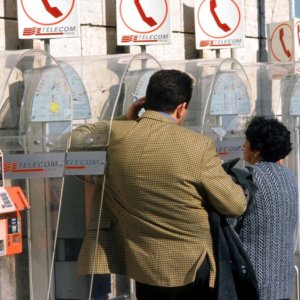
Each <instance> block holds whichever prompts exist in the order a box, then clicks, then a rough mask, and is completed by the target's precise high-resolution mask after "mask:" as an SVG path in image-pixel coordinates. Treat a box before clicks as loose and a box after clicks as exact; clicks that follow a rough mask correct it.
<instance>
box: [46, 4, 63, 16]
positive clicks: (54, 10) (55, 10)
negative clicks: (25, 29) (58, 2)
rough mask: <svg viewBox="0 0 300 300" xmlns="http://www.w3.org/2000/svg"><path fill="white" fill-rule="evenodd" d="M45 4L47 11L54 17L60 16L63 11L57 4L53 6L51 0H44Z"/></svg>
mask: <svg viewBox="0 0 300 300" xmlns="http://www.w3.org/2000/svg"><path fill="white" fill-rule="evenodd" d="M42 3H43V5H44V6H45V8H46V10H47V12H48V13H49V14H50V15H52V16H53V17H54V18H59V17H61V16H62V15H63V13H62V12H61V11H60V10H59V9H58V7H56V6H51V5H50V3H49V0H42Z"/></svg>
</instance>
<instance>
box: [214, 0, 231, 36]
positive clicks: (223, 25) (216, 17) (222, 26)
mask: <svg viewBox="0 0 300 300" xmlns="http://www.w3.org/2000/svg"><path fill="white" fill-rule="evenodd" d="M209 4H210V12H211V14H212V16H213V17H214V19H215V21H216V23H217V25H218V27H220V28H221V29H222V30H223V31H225V32H227V31H229V30H231V28H230V27H229V26H228V25H227V24H226V23H222V22H221V21H220V19H219V17H218V15H217V13H216V8H217V2H216V0H210V3H209Z"/></svg>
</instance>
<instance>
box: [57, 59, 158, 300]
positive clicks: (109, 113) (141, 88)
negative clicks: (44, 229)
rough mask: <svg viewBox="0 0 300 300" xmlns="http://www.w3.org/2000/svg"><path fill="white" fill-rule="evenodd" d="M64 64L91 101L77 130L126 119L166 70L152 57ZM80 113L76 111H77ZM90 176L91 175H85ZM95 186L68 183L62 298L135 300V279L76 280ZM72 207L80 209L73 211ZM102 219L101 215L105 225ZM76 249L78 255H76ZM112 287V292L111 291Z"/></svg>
mask: <svg viewBox="0 0 300 300" xmlns="http://www.w3.org/2000/svg"><path fill="white" fill-rule="evenodd" d="M58 61H59V62H60V63H61V62H63V63H65V64H67V65H68V66H69V67H71V68H73V69H74V70H76V72H77V74H79V76H80V78H81V80H82V82H83V84H84V86H85V89H86V91H87V95H88V97H89V102H90V106H91V117H90V118H89V119H88V120H85V121H82V120H80V119H79V120H75V119H73V128H75V127H77V126H80V125H81V124H86V123H94V122H96V121H99V120H112V119H113V118H114V117H116V116H119V115H121V114H123V113H124V112H125V111H126V108H127V107H128V105H129V104H130V103H132V102H133V101H134V100H135V99H137V98H140V97H142V96H144V95H145V91H146V87H147V84H148V80H149V78H150V76H151V75H152V74H153V73H154V72H155V71H157V70H159V69H161V66H160V63H159V62H158V61H157V60H156V59H155V58H154V57H153V56H151V55H149V54H147V53H140V54H137V55H134V56H132V55H130V56H129V55H114V56H111V57H109V56H107V57H93V56H91V57H78V58H58ZM74 111H75V107H74V106H73V112H74ZM95 138H97V137H91V139H90V140H89V139H88V140H87V141H86V144H85V145H82V147H84V148H85V149H88V148H89V147H91V148H92V146H93V145H94V139H95ZM108 143H109V141H108V140H107V141H104V142H102V144H101V145H100V146H101V147H100V148H102V150H104V151H105V150H106V148H107V146H108ZM97 146H99V145H97ZM79 148H81V146H80V147H79ZM79 150H80V149H79ZM88 153H91V151H89V152H88ZM69 154H70V153H69ZM90 174H91V173H88V172H86V173H85V174H83V175H90ZM72 182H73V183H72ZM94 182H95V178H87V177H81V178H79V177H78V176H71V177H70V176H67V177H66V178H65V189H64V190H65V195H64V197H63V205H62V216H61V219H62V223H63V224H64V226H62V227H61V228H60V230H59V232H58V244H57V245H58V251H57V253H58V254H59V255H58V258H59V259H58V260H57V261H56V263H55V265H56V270H57V275H56V295H57V298H58V299H92V297H93V296H94V295H95V294H97V291H95V290H97V288H98V287H99V286H100V287H101V289H102V290H108V293H109V297H110V298H109V299H128V300H129V299H132V300H134V299H135V297H134V282H133V281H132V280H130V279H129V278H125V277H124V276H120V275H115V274H113V275H111V276H109V279H108V278H107V277H105V276H100V277H99V276H98V275H96V274H91V275H92V276H90V277H84V278H83V279H82V278H79V277H78V276H77V275H76V258H77V255H78V251H79V248H80V247H77V245H78V244H81V242H82V239H83V237H84V234H85V226H86V223H87V222H88V219H89V216H90V214H91V211H90V209H91V206H90V204H91V201H92V197H93V193H94V191H95V184H94ZM80 183H82V187H83V190H82V189H81V190H80V188H78V187H79V186H80ZM78 195H81V196H82V199H84V203H79V204H78V201H77V204H76V203H74V198H76V197H77V198H78ZM70 206H72V207H73V208H74V209H73V210H69V209H68V207H70ZM80 208H83V209H80ZM82 211H85V214H84V215H82ZM76 212H78V214H76ZM101 213H102V212H101V211H99V217H100V219H101ZM100 219H99V222H100ZM98 234H101V233H98ZM71 248H72V249H73V250H70V249H71ZM72 252H73V253H72ZM68 257H73V259H68ZM81 277H82V276H81ZM107 285H110V287H109V288H107ZM97 295H99V294H97ZM101 295H102V294H101Z"/></svg>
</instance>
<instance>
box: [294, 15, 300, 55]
mask: <svg viewBox="0 0 300 300" xmlns="http://www.w3.org/2000/svg"><path fill="white" fill-rule="evenodd" d="M294 37H295V59H296V60H297V61H298V60H300V20H299V19H298V20H295V26H294Z"/></svg>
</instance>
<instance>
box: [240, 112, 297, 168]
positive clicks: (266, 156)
mask: <svg viewBox="0 0 300 300" xmlns="http://www.w3.org/2000/svg"><path fill="white" fill-rule="evenodd" d="M245 135H246V138H247V141H248V142H249V144H250V149H251V150H259V151H260V154H261V156H262V160H264V161H271V162H276V161H278V160H280V159H283V158H285V157H286V156H287V155H288V154H289V153H290V152H291V150H292V143H291V140H290V131H289V130H288V129H287V128H286V127H285V126H284V125H283V124H282V123H281V122H279V121H278V120H277V119H267V118H264V117H254V118H253V119H252V120H251V121H250V122H249V124H248V126H247V129H246V132H245Z"/></svg>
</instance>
